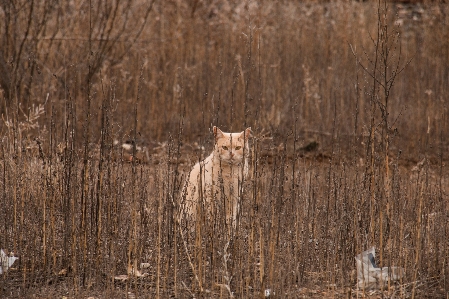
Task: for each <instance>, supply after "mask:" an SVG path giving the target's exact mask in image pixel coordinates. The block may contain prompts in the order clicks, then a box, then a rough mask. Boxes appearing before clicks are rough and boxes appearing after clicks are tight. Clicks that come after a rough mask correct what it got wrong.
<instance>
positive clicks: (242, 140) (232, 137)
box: [213, 127, 251, 165]
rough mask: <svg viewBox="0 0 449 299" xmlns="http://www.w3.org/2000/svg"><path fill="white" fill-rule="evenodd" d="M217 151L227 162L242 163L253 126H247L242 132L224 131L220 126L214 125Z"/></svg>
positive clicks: (219, 156) (246, 152)
mask: <svg viewBox="0 0 449 299" xmlns="http://www.w3.org/2000/svg"><path fill="white" fill-rule="evenodd" d="M213 131H214V136H215V153H216V154H218V158H219V159H220V160H221V161H222V162H225V163H228V164H232V165H236V164H240V163H242V161H243V160H244V154H245V155H247V154H248V151H249V148H248V139H249V136H250V134H251V128H247V129H246V130H245V131H243V132H240V133H224V132H222V131H221V130H220V129H219V128H217V127H214V129H213Z"/></svg>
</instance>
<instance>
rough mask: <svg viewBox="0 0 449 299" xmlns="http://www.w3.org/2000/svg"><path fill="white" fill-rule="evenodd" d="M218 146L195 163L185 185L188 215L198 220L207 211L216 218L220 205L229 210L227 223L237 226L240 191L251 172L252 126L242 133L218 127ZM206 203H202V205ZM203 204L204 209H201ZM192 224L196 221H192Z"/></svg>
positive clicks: (186, 214) (209, 216)
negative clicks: (250, 138)
mask: <svg viewBox="0 0 449 299" xmlns="http://www.w3.org/2000/svg"><path fill="white" fill-rule="evenodd" d="M213 131H214V136H215V145H214V150H213V151H212V153H211V154H210V155H209V156H208V157H207V158H205V159H204V160H203V161H201V162H199V163H197V164H195V166H193V169H192V170H191V172H190V176H189V178H188V180H187V182H186V185H185V188H184V194H183V196H184V199H183V200H184V205H183V208H184V211H183V213H184V217H185V216H187V218H188V219H190V221H195V220H197V214H198V212H199V211H201V210H203V211H204V213H205V215H204V216H206V218H205V219H214V217H217V213H223V211H217V208H216V207H217V206H218V207H220V206H221V207H224V209H225V211H226V223H228V224H230V223H231V221H232V227H233V228H235V227H236V221H237V214H238V211H239V193H240V192H241V190H242V188H241V186H242V182H243V180H244V179H245V178H246V177H247V175H248V154H249V145H248V139H249V136H250V133H251V128H247V129H246V130H245V131H243V132H240V133H224V132H222V131H221V130H220V129H219V128H217V127H214V128H213ZM199 204H202V205H199ZM201 207H202V209H200V208H201ZM191 223H192V222H191Z"/></svg>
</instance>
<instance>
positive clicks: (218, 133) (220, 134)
mask: <svg viewBox="0 0 449 299" xmlns="http://www.w3.org/2000/svg"><path fill="white" fill-rule="evenodd" d="M213 131H214V136H215V139H218V138H221V137H223V136H224V135H223V132H222V131H221V130H220V129H219V128H217V127H216V126H214V128H213Z"/></svg>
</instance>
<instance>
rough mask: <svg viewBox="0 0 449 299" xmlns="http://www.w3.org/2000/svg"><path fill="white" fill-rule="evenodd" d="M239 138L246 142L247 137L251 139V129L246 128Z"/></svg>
mask: <svg viewBox="0 0 449 299" xmlns="http://www.w3.org/2000/svg"><path fill="white" fill-rule="evenodd" d="M241 136H242V137H245V140H248V139H249V137H251V127H248V128H247V129H246V130H245V131H243V132H242V134H241Z"/></svg>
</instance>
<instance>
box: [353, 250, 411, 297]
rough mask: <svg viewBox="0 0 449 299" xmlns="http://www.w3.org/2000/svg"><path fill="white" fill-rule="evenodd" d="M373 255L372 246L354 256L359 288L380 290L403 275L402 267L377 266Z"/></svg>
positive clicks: (374, 251) (374, 253) (374, 254)
mask: <svg viewBox="0 0 449 299" xmlns="http://www.w3.org/2000/svg"><path fill="white" fill-rule="evenodd" d="M375 257H376V249H375V247H374V246H373V247H371V248H370V249H368V250H365V251H364V252H362V253H360V254H358V255H356V256H355V261H356V266H357V287H358V288H359V289H365V290H381V289H384V288H385V287H386V286H388V283H389V282H393V281H397V280H399V279H401V278H402V277H403V276H404V268H401V267H383V268H380V267H378V266H377V265H376V261H375Z"/></svg>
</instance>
